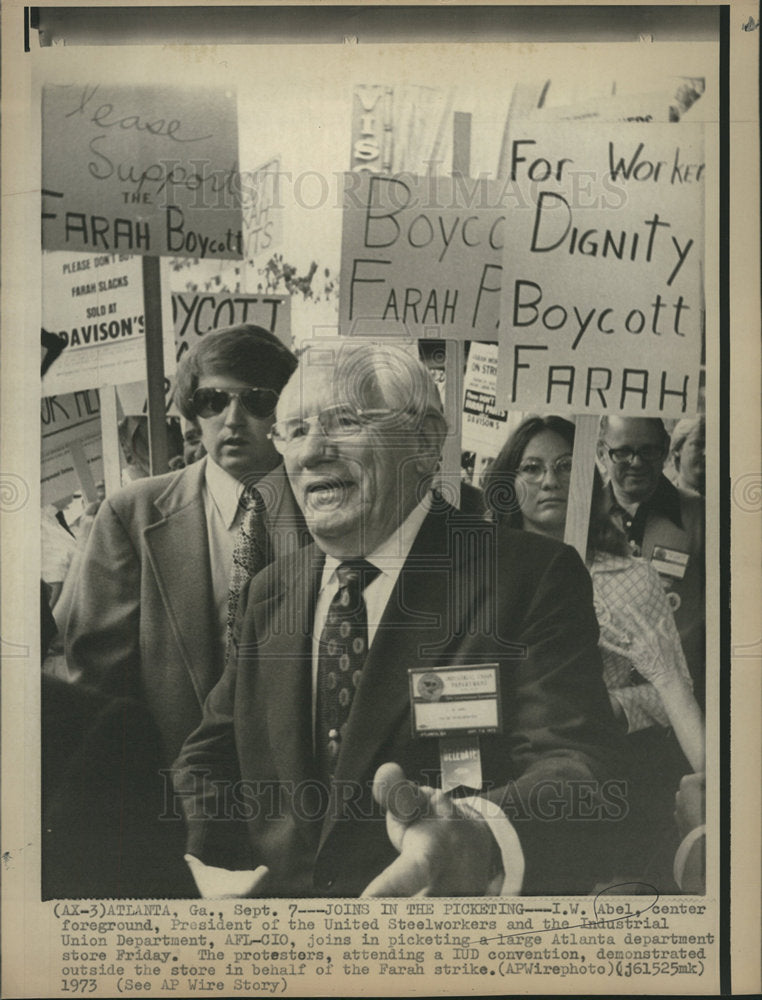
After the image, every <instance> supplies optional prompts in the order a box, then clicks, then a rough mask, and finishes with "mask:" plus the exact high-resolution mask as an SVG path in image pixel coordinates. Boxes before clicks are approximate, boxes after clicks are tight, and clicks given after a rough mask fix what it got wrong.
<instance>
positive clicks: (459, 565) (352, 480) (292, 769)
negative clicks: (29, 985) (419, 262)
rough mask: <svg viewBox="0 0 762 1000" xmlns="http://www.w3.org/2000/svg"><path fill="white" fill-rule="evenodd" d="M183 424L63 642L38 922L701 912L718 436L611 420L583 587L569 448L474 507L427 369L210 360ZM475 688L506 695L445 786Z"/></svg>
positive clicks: (692, 426)
mask: <svg viewBox="0 0 762 1000" xmlns="http://www.w3.org/2000/svg"><path fill="white" fill-rule="evenodd" d="M176 401H177V404H178V406H179V408H180V410H181V412H182V415H183V428H182V431H183V442H182V445H181V447H182V457H181V458H179V460H178V461H176V462H175V463H174V464H175V468H174V469H173V471H171V472H169V473H167V474H165V475H161V476H153V477H152V476H147V475H144V476H140V477H138V478H135V480H134V481H133V482H131V483H130V484H129V485H127V486H126V487H125V488H123V489H122V490H120V491H118V492H117V493H115V494H113V495H109V496H105V497H99V502H98V505H97V512H94V511H91V514H90V518H91V524H90V525H88V531H87V536H88V537H87V540H86V542H85V543H84V544H83V545H82V546H80V547H79V548H78V551H77V555H76V556H75V557H74V559H73V561H72V564H71V565H70V568H69V572H68V574H66V573H64V579H63V580H62V581H61V592H60V593H58V594H56V595H55V596H56V602H55V606H54V607H53V612H54V616H55V622H54V623H53V624H52V625H51V624H50V623H49V624H48V632H47V638H46V637H45V633H44V639H43V646H44V647H45V646H46V644H48V643H51V642H52V643H54V642H55V639H54V638H51V637H52V636H55V632H56V627H57V630H58V635H59V637H60V639H59V641H62V653H61V655H62V656H63V657H64V661H65V671H63V672H61V671H59V672H58V676H52V675H50V674H45V675H44V677H43V727H42V736H43V827H44V841H45V850H44V852H43V865H44V867H43V893H44V894H45V895H46V896H47V897H49V898H50V897H54V896H100V897H111V896H157V897H158V896H175V897H178V896H188V895H194V894H196V895H198V894H200V895H202V896H212V897H214V896H251V895H270V896H297V897H298V896H357V895H361V894H364V895H368V896H401V895H414V894H417V893H425V894H429V895H479V894H483V893H504V894H515V893H525V894H541V893H548V894H558V893H564V892H568V893H588V892H592V891H595V890H596V889H598V888H600V887H601V886H603V885H613V884H618V883H622V882H629V883H633V884H635V883H641V884H645V885H648V886H653V887H654V888H656V890H657V891H659V892H662V893H663V892H670V891H679V890H680V889H681V888H682V889H684V890H685V891H701V889H702V888H703V853H702V847H703V841H702V822H703V816H702V809H703V788H704V784H703V772H704V768H705V727H704V701H705V645H704V644H705V629H704V622H705V598H704V594H705V585H704V573H705V565H704V502H703V496H702V493H703V489H704V423H703V419H700V418H697V419H696V420H693V421H681V422H680V423H679V424H678V425H677V426H676V427H675V428H674V431H673V435H672V438H671V440H670V437H669V436H668V434H667V432H666V430H665V427H664V425H663V423H662V421H661V420H659V419H658V418H630V417H620V416H610V417H608V418H604V419H603V420H602V421H601V427H600V435H599V441H598V446H597V458H598V465H599V470H600V471H598V470H597V471H596V472H595V475H594V482H593V494H592V511H591V517H590V525H589V533H588V545H587V551H586V555H585V559H584V560H583V559H581V558H580V557H579V556H578V554H577V552H576V551H575V550H574V549H573V548H572V547H571V546H569V545H565V544H564V542H563V540H564V532H565V525H566V519H567V514H568V508H569V486H570V481H571V473H572V467H573V462H574V438H575V426H574V424H573V423H572V422H570V421H568V420H567V419H564V418H562V417H558V416H543V417H528V418H527V419H526V420H524V421H523V423H522V424H521V425H520V426H519V427H518V428H517V429H516V430H515V431H514V432H513V434H512V435H511V437H510V439H509V440H508V441H507V442H506V443H505V445H504V447H503V448H502V450H501V452H500V454H499V455H498V457H497V458H496V460H495V461H494V463H493V465H492V467H491V469H490V471H489V473H488V475H487V476H486V477H485V479H484V480H483V482H482V489H483V495H482V496H481V498H480V502H479V503H473V502H471V500H469V502H467V503H462V504H461V509H460V510H457V509H455V508H454V507H452V506H450V504H448V503H447V502H446V501H445V500H444V499H443V496H442V495H441V494H440V493H439V491H438V490H437V482H438V474H439V469H440V460H441V453H442V448H443V445H444V442H445V438H446V435H447V433H448V428H447V425H446V421H445V418H444V415H443V409H442V404H441V400H440V395H439V392H438V390H437V387H436V385H435V383H434V381H433V380H432V378H431V375H430V372H429V370H428V369H427V367H426V366H425V365H424V364H423V363H422V362H420V361H419V360H418V359H417V358H415V357H413V356H412V355H411V354H410V353H409V352H408V351H406V350H404V349H403V348H399V347H393V346H389V345H381V344H371V343H356V342H351V341H344V342H342V343H341V344H323V343H321V344H320V345H319V346H317V345H316V346H308V347H307V348H305V350H304V351H303V352H302V354H301V356H300V358H299V359H298V360H297V358H296V357H295V356H294V355H293V354H292V352H291V351H289V350H288V349H287V348H286V347H284V346H283V344H282V343H281V342H280V341H279V340H278V339H277V338H276V337H275V336H273V335H272V334H270V333H269V332H267V331H266V330H263V329H261V328H259V327H254V326H251V325H241V326H237V327H231V328H227V329H223V330H218V331H214V332H212V333H209V334H207V335H206V336H204V337H203V338H201V339H200V340H199V342H198V343H197V344H196V345H195V346H194V348H193V349H192V350H191V351H189V352H188V353H187V354H186V355H184V357H183V359H182V361H181V363H180V366H179V369H178V374H177V384H176ZM135 430H136V429H135V428H133V429H132V434H131V436H130V440H131V441H133V442H134V440H135ZM137 450H139V449H137V448H133V451H134V452H135V451H137ZM668 469H669V470H671V471H672V475H673V477H674V479H675V482H673V481H671V480H670V478H668V476H667V474H666V470H668ZM471 492H474V491H473V488H472V490H471ZM485 512H486V513H485ZM59 527H61V530H62V531H63V530H65V529H64V528H63V527H62V526H60V525H59ZM59 541H60V540H59ZM43 550H44V555H45V553H46V546H45V545H44V546H43ZM47 557H49V560H50V561H51V562H55V558H56V556H55V551H54V547H53V546H50V547H47ZM56 572H60V571H59V570H58V569H57V570H56ZM61 593H64V594H65V596H66V601H65V607H63V608H62V606H61ZM46 596H50V595H49V594H48V595H46V594H45V593H43V617H44V619H45V614H44V612H45V610H46V606H47V609H48V610H49V608H50V606H49V604H48V603H47V601H46ZM56 608H58V614H56ZM454 668H457V676H459V677H462V681H461V682H462V683H464V684H466V685H468V684H472V683H476V680H475V678H476V677H477V676H479V677H482V676H483V674H484V671H485V669H487V668H489V670H494V674H495V677H496V680H495V686H494V690H493V695H492V700H491V701H490V702H489V705H491V706H492V707H491V708H489V706H488V705H487V704H486V703H485V704H484V705H482V709H483V712H484V713H486V715H489V717H490V719H491V720H492V721H491V722H490V723H489V724H480V725H479V726H472V727H471V730H469V731H468V733H467V739H468V743H469V748H468V754H470V758H471V760H472V761H474V762H475V763H473V765H472V766H471V767H470V769H469V768H465V769H461V770H460V771H459V772H458V773H459V774H460V778H461V779H462V780H461V781H460V783H457V782H456V783H455V784H454V785H453V784H452V783H449V784H448V785H447V787H445V784H444V782H443V780H442V775H443V774H444V772H445V771H447V769H448V767H449V764H448V761H447V754H448V753H450V752H452V745H453V744H452V740H453V739H454V738H456V737H459V738H460V739H461V740H462V739H463V735H464V734H463V732H461V731H458V733H456V732H455V723H454V721H453V720H454V719H455V718H456V717H457V714H458V713H457V711H456V709H454V708H452V705H453V704H455V705H456V706H457V699H456V701H455V702H453V701H452V699H451V697H450V695H449V694H448V692H449V691H450V688H449V687H448V683H449V681H448V678H450V677H452V676H455V675H454V674H448V672H447V671H448V670H452V669H454ZM411 669H414V670H415V671H416V674H415V676H416V677H418V676H419V674H420V671H421V670H424V671H425V673H424V676H425V677H428V678H429V680H430V682H431V683H433V685H434V687H433V688H432V690H434V691H436V692H437V693H436V697H435V698H434V701H435V702H436V703H437V705H440V702H439V698H440V694H441V692H442V691H444V695H443V696H442V697H441V707H437V708H436V709H435V708H433V707H432V706H429V711H435V712H436V713H437V714H435V716H432V717H435V718H436V719H437V720H438V722H437V725H436V726H434V729H435V730H436V732H435V733H434V735H433V736H432V735H431V734H430V733H426V732H424V731H423V730H422V729H421V727H420V726H418V725H417V722H416V720H417V719H418V707H417V704H416V699H415V696H414V691H413V686H412V684H411V674H410V670H411ZM472 672H473V673H472ZM62 677H64V678H65V680H62V679H61V678H62ZM469 678H472V679H473V680H469ZM480 683H481V682H480ZM488 708H489V711H487V709H488ZM490 713H493V715H494V717H493V715H490ZM697 831H698V832H697ZM686 845H687V846H686Z"/></svg>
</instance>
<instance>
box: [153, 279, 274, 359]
mask: <svg viewBox="0 0 762 1000" xmlns="http://www.w3.org/2000/svg"><path fill="white" fill-rule="evenodd" d="M172 319H173V322H174V330H175V354H176V357H177V360H178V361H179V360H180V358H181V357H182V356H183V354H185V352H186V351H187V350H188V349H189V348H190V347H192V346H193V345H194V344H195V343H196V341H197V339H198V338H199V337H202V336H203V335H204V334H205V333H209V331H210V330H216V329H218V328H219V327H224V326H235V325H237V324H238V323H253V324H254V325H255V326H262V327H264V328H265V330H270V332H271V333H274V334H275V335H276V337H278V338H280V340H282V341H283V343H284V344H285V345H286V347H288V348H290V347H291V297H290V296H289V295H245V294H243V293H240V294H238V293H236V294H230V293H218V294H216V295H214V294H211V293H206V292H173V294H172Z"/></svg>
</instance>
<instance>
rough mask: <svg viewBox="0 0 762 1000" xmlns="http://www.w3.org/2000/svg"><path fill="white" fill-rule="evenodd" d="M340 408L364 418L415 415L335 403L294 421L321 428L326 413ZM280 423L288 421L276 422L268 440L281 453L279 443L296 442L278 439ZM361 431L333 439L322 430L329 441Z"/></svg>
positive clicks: (388, 407)
mask: <svg viewBox="0 0 762 1000" xmlns="http://www.w3.org/2000/svg"><path fill="white" fill-rule="evenodd" d="M340 407H343V408H345V409H347V410H350V411H351V412H352V414H353V415H355V416H358V417H363V416H366V415H368V414H375V415H381V414H387V415H388V414H396V413H399V414H407V415H413V414H412V413H411V411H410V410H406V409H394V408H393V407H390V406H386V407H382V406H376V407H367V408H359V407H355V406H352V405H351V403H334V404H333V406H331V407H327V408H326V409H325V410H321V411H320V413H314V414H313V415H312V416H310V417H301V418H296V417H294V418H292V419H294V420H296V419H299V420H300V422H302V423H306V424H307V425H308V426H309V427H314V425H315V423H317V424H318V426H321V425H320V418H321V417H322V416H323V415H324V414H325V413H329V412H330V411H331V410H338V409H339V408H340ZM279 423H280V424H284V423H286V421H285V420H276V421H275V422H274V423H273V425H272V427H271V428H270V430H269V431H268V432H267V437H268V439H269V440H270V441H272V443H273V446H274V447H275V448H276V449H277V450H278V451H280V448H279V447H278V445H279V443H280V444H281V445H282V446H284V447H288V446H289V445H290V444H292V443H293V441H294V440H295V438H293V437H292V438H290V439H288V440H286V439H285V438H278V437H277V436H275V435H274V433H273V432H274V431H275V428H276V427H277V426H278V424H279ZM370 423H371V421H370V420H369V421H367V424H370ZM361 429H362V428H358V430H357V431H356V432H354V433H352V434H346V435H342V437H339V438H331V437H330V435H328V434H326V433H325V430H323V428H322V426H321V430H322V431H323V436H324V437H326V438H327V439H328V440H329V441H330V440H342V439H343V438H344V437H347V438H350V437H354V436H355V434H359V433H360V430H361ZM276 433H277V432H276ZM305 436H306V435H305ZM281 454H283V452H281Z"/></svg>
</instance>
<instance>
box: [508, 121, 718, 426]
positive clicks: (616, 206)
mask: <svg viewBox="0 0 762 1000" xmlns="http://www.w3.org/2000/svg"><path fill="white" fill-rule="evenodd" d="M704 170H705V166H704V154H703V133H702V131H701V128H700V127H697V126H686V125H676V124H670V125H655V124H648V125H637V126H636V125H610V126H609V127H608V128H607V129H604V128H602V127H601V125H600V124H598V125H596V127H595V128H592V127H589V128H586V127H584V126H581V125H580V124H579V123H573V124H572V125H567V124H566V123H553V124H542V125H540V124H534V123H532V124H528V125H526V126H525V130H524V133H523V135H522V138H520V139H515V140H514V141H513V144H512V157H511V174H512V180H514V181H515V182H516V183H518V184H519V185H522V184H523V185H524V186H525V187H526V189H527V190H529V189H530V188H531V189H532V190H533V193H534V197H533V201H534V202H535V206H536V207H535V209H534V211H533V212H516V213H514V214H513V215H512V217H511V242H510V247H506V252H505V255H504V260H503V264H504V268H505V274H504V277H503V298H502V303H501V324H500V380H499V383H498V384H499V395H500V398H502V399H505V400H506V401H508V402H509V404H510V405H513V406H516V407H517V408H519V409H533V410H536V409H538V408H545V409H551V410H556V411H558V410H564V411H572V412H576V413H584V412H594V413H601V412H623V413H630V414H633V415H635V414H638V415H643V414H652V415H662V416H680V415H681V414H684V413H687V412H692V411H694V410H695V408H696V403H697V394H698V381H699V366H700V359H701V339H702V333H703V312H704V310H703V300H702V282H701V269H702V266H703V256H704V251H703V243H704V183H703V181H704ZM585 179H586V181H587V184H584V183H581V180H585Z"/></svg>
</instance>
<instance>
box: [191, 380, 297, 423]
mask: <svg viewBox="0 0 762 1000" xmlns="http://www.w3.org/2000/svg"><path fill="white" fill-rule="evenodd" d="M231 399H239V400H240V401H241V405H242V406H243V407H244V409H245V410H246V411H247V412H248V413H250V414H251V415H252V416H253V417H260V418H262V417H269V416H271V415H272V414H273V413H274V412H275V406H276V404H277V402H278V393H277V392H276V391H275V390H274V389H257V388H254V387H253V386H252V387H251V388H249V389H217V388H212V387H211V386H203V387H199V388H198V389H196V391H195V392H194V393H193V395H192V396H191V398H190V402H191V405H192V407H193V409H194V411H195V412H196V414H197V415H198V416H199V417H205V418H206V417H216V416H217V415H218V414H220V413H222V411H223V410H226V409H227V408H228V406H230V401H231Z"/></svg>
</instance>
